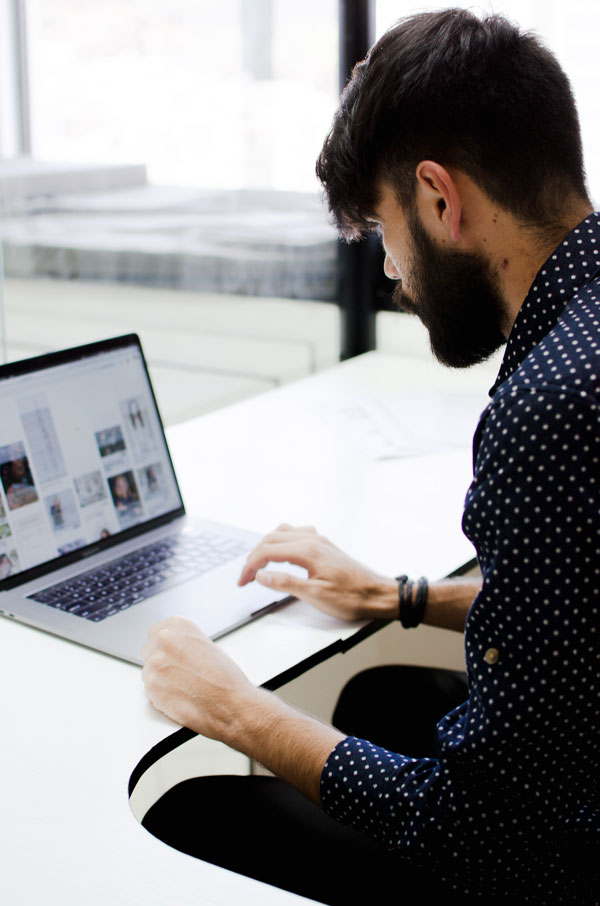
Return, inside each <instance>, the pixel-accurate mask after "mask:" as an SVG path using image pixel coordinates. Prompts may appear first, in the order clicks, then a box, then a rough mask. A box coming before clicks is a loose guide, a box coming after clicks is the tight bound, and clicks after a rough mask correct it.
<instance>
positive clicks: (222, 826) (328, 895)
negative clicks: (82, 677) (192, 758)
mask: <svg viewBox="0 0 600 906" xmlns="http://www.w3.org/2000/svg"><path fill="white" fill-rule="evenodd" d="M466 698H467V686H466V678H465V676H464V674H459V673H454V672H451V671H446V670H429V669H426V668H421V667H398V666H391V667H376V668H374V669H372V670H367V671H365V672H364V673H361V674H359V675H358V676H356V677H354V679H352V680H350V682H349V683H348V684H347V686H346V687H345V689H344V690H343V692H342V694H341V696H340V699H339V701H338V704H337V706H336V709H335V712H334V716H333V723H334V725H335V726H336V727H338V728H339V729H340V730H341V731H342V732H344V733H347V734H348V735H353V736H359V737H361V738H363V739H368V740H370V741H371V742H374V743H376V744H378V745H381V746H384V747H386V748H389V749H392V750H393V751H396V752H401V753H402V754H404V755H412V756H423V755H433V754H434V733H435V724H436V723H437V721H438V720H439V719H440V718H441V717H443V715H444V714H446V713H447V712H448V711H449V710H450V709H451V708H454V707H456V705H459V704H460V703H461V702H463V701H465V700H466ZM143 825H144V827H145V828H146V829H147V830H149V831H150V833H152V834H154V835H155V836H156V837H159V838H160V839H161V840H164V841H165V842H166V843H168V844H169V845H170V846H173V847H174V848H175V849H178V850H180V851H181V852H185V853H188V854H190V855H193V856H196V857H197V858H199V859H203V860H204V861H206V862H212V863H214V864H216V865H220V866H222V867H223V868H228V869H230V870H231V871H235V872H238V873H239V874H244V875H248V876H249V877H252V878H256V879H257V880H259V881H265V882H267V883H268V884H272V885H274V886H276V887H281V888H284V889H286V890H291V891H293V892H295V893H299V894H302V895H303V896H306V897H310V898H312V899H314V900H317V901H319V902H322V903H329V904H338V903H344V904H348V903H355V902H358V901H359V898H360V897H368V898H369V899H370V900H372V901H377V900H378V899H380V898H381V897H385V896H386V895H389V893H390V891H393V892H394V897H395V898H396V897H397V898H398V899H400V898H404V897H417V896H418V897H419V898H420V899H421V898H422V897H423V895H424V894H427V893H429V894H431V896H432V897H440V898H443V902H444V904H448V903H453V902H457V903H458V902H460V903H465V902H466V900H465V898H464V896H461V897H457V898H456V899H455V900H453V899H452V897H451V894H450V892H449V891H448V890H447V889H445V888H444V889H442V888H441V887H440V885H438V884H437V882H436V881H435V879H434V878H433V877H432V876H431V875H430V874H429V873H428V872H426V871H423V870H420V871H418V870H416V869H414V868H412V867H411V866H410V865H407V864H406V863H405V862H402V861H401V860H400V859H398V857H397V856H396V855H395V854H393V853H390V852H388V851H387V850H386V849H385V848H383V847H381V846H379V845H378V844H376V843H374V842H373V841H372V840H370V839H369V838H367V837H365V836H363V835H362V834H360V833H358V832H357V831H355V830H353V829H352V828H348V827H344V826H343V825H341V824H338V823H337V822H336V821H334V820H332V819H331V818H329V817H328V816H327V815H326V814H325V813H324V812H323V811H322V810H321V809H320V808H319V807H318V806H316V805H314V804H313V803H312V802H309V801H308V800H307V799H305V798H304V796H302V795H301V794H300V793H297V792H296V791H295V790H293V789H292V788H291V787H290V786H288V785H287V784H286V783H284V782H283V781H280V780H276V779H275V778H272V777H230V776H217V777H199V778H195V779H193V780H186V781H184V782H183V783H180V784H178V785H177V786H175V787H174V788H173V789H172V790H170V791H169V792H168V793H166V794H165V795H164V796H163V797H162V798H161V799H160V800H159V801H158V802H157V803H156V804H155V805H154V806H153V807H152V808H151V809H150V810H149V811H148V813H147V814H146V817H145V818H144V821H143Z"/></svg>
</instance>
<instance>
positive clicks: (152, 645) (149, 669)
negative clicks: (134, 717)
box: [142, 617, 257, 739]
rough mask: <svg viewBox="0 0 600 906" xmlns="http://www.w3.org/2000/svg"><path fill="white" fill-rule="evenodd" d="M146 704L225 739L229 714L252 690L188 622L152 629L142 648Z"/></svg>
mask: <svg viewBox="0 0 600 906" xmlns="http://www.w3.org/2000/svg"><path fill="white" fill-rule="evenodd" d="M142 657H143V658H144V668H143V670H142V679H143V681H144V685H145V688H146V695H147V697H148V698H149V700H150V702H151V703H152V704H153V705H154V707H155V708H157V709H158V710H159V711H162V713H163V714H166V716H167V717H170V718H171V720H174V721H176V722H177V723H179V724H181V725H182V726H185V727H189V728H190V729H191V730H194V731H195V732H196V733H202V734H203V735H204V736H210V737H211V738H213V739H224V738H225V737H226V735H227V729H228V726H229V725H230V724H231V718H232V714H233V713H234V711H235V710H237V709H238V708H239V707H243V702H244V700H245V699H246V698H247V697H248V696H252V694H253V693H255V692H256V691H257V690H256V688H255V687H254V686H253V685H252V684H251V683H250V682H249V680H248V679H247V678H246V676H245V675H244V674H243V673H242V671H241V670H240V669H239V667H238V666H237V665H236V664H235V663H234V662H233V661H232V660H231V658H229V657H228V656H227V655H226V654H225V653H224V652H223V651H221V649H220V648H217V646H216V645H215V644H214V643H213V642H211V640H210V639H209V638H208V637H207V636H205V635H204V633H203V632H202V631H201V630H200V629H199V628H198V627H197V626H196V625H195V624H194V623H192V622H190V621H189V620H184V619H182V618H181V617H170V618H169V619H168V620H163V621H162V622H160V623H157V624H156V625H155V626H152V627H151V629H150V630H149V633H148V640H147V642H146V644H145V645H144V647H143V649H142Z"/></svg>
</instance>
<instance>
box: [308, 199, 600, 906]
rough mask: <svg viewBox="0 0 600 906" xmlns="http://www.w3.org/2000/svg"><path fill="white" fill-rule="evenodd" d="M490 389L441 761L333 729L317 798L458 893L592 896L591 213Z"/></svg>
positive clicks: (597, 389) (598, 407)
mask: <svg viewBox="0 0 600 906" xmlns="http://www.w3.org/2000/svg"><path fill="white" fill-rule="evenodd" d="M490 396H491V402H490V404H489V405H488V407H487V408H486V410H485V411H484V413H483V415H482V416H481V419H480V422H479V425H478V428H477V431H476V434H475V438H474V476H473V483H472V485H471V487H470V488H469V491H468V493H467V497H466V502H465V510H464V517H463V530H464V531H465V533H466V535H467V536H468V537H469V538H470V539H471V541H472V542H473V544H474V546H475V548H476V551H477V555H478V558H479V563H480V566H481V571H482V575H483V585H482V590H481V592H480V593H479V594H478V595H477V597H476V598H475V600H474V602H473V604H472V606H471V608H470V611H469V614H468V617H467V622H466V627H465V651H466V661H467V673H468V681H469V700H468V701H467V702H465V704H464V705H461V706H460V707H459V708H457V709H456V710H454V711H452V712H451V713H450V714H447V715H446V716H445V717H444V718H443V719H442V720H441V721H440V722H439V724H438V726H437V758H408V757H406V756H404V755H401V754H396V753H393V752H390V751H387V750H385V749H382V748H380V747H377V746H374V745H372V744H371V743H369V742H366V741H365V740H359V739H356V738H354V737H348V738H347V739H345V740H343V741H342V742H341V743H340V744H339V745H338V746H336V748H335V749H334V751H333V752H332V753H331V755H330V757H329V759H328V761H327V763H326V765H325V767H324V769H323V773H322V777H321V796H322V802H323V806H324V808H325V809H326V811H327V812H328V813H329V814H330V815H332V816H333V817H334V818H336V819H337V820H339V821H342V822H344V823H347V824H352V825H354V826H355V827H357V828H358V829H360V830H362V831H364V832H365V833H367V834H369V835H371V836H372V837H374V838H376V839H378V840H380V841H382V842H384V843H385V844H386V845H387V846H389V847H390V848H391V849H394V850H395V851H397V853H398V854H399V855H401V856H404V857H405V858H406V859H409V860H410V861H412V862H414V863H416V864H422V865H424V866H426V867H427V868H428V869H429V870H432V871H435V872H437V873H438V875H439V876H440V877H441V878H442V879H444V880H445V881H446V882H447V883H448V884H449V885H450V886H451V887H453V888H455V889H457V890H459V891H463V892H464V893H466V894H471V895H475V896H477V895H479V896H482V897H488V896H508V897H512V898H513V899H516V902H523V903H538V904H542V903H552V904H555V903H575V902H578V903H598V902H600V894H599V891H600V887H599V884H600V880H599V875H598V867H597V865H598V856H599V855H600V847H599V838H600V794H599V788H600V782H599V768H600V765H599V761H600V758H599V754H600V747H599V744H598V742H599V740H598V730H599V723H600V721H599V710H600V707H599V702H600V696H599V683H600V679H599V676H600V669H599V668H600V651H599V645H598V634H599V633H598V624H599V597H600V468H599V462H600V214H598V213H596V214H593V215H591V216H590V217H588V218H587V219H586V220H585V221H583V222H582V223H581V224H579V226H578V227H577V228H576V229H575V230H574V231H573V232H572V233H570V234H569V236H568V237H567V238H566V239H565V240H564V242H563V243H562V244H561V245H560V246H559V247H558V249H557V250H556V251H555V252H554V254H552V255H551V256H550V258H549V259H548V260H547V261H546V263H545V264H544V266H543V267H542V269H541V270H540V272H539V273H538V275H537V277H536V279H535V281H534V284H533V285H532V287H531V289H530V291H529V293H528V295H527V298H526V299H525V302H524V303H523V305H522V307H521V310H520V312H519V314H518V316H517V319H516V321H515V323H514V326H513V329H512V331H511V334H510V337H509V340H508V344H507V348H506V352H505V356H504V360H503V363H502V367H501V369H500V373H499V376H498V379H497V381H496V383H495V385H494V387H493V388H492V390H491V391H490ZM409 694H414V692H413V691H410V693H409ZM390 719H394V718H393V714H390ZM398 719H402V717H401V713H400V716H399V718H398Z"/></svg>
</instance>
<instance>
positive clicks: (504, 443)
mask: <svg viewBox="0 0 600 906" xmlns="http://www.w3.org/2000/svg"><path fill="white" fill-rule="evenodd" d="M317 172H318V174H319V176H320V178H321V180H322V182H323V184H324V186H325V191H326V194H327V199H328V202H329V206H330V209H331V211H332V214H333V216H334V218H335V220H336V222H337V224H338V226H339V228H340V231H341V233H342V235H344V236H345V237H346V238H349V239H352V238H357V237H358V236H360V235H362V234H363V233H364V232H366V231H368V230H370V229H373V228H376V229H378V230H379V231H380V233H381V237H382V241H383V245H384V249H385V253H386V258H385V269H386V272H387V273H388V275H389V276H391V277H393V278H394V279H396V280H398V287H397V290H396V293H395V296H396V298H397V301H398V302H399V304H400V305H401V306H402V307H404V308H405V309H407V310H409V311H411V312H414V313H416V314H417V315H418V316H419V317H420V318H421V319H422V320H423V322H424V323H425V325H426V326H427V328H428V330H429V333H430V339H431V345H432V349H433V351H434V353H435V354H436V355H437V357H438V358H439V359H440V360H441V361H443V362H445V363H446V364H448V365H451V366H457V367H463V366H468V365H470V364H473V363H475V362H477V361H481V360H482V359H484V358H485V357H487V356H488V355H489V354H490V353H491V352H492V351H494V350H495V349H496V348H498V346H499V345H500V344H501V343H503V342H505V341H506V340H507V339H508V345H507V349H506V353H505V357H504V361H503V364H502V368H501V370H500V374H499V376H498V379H497V381H496V383H495V385H494V387H493V388H492V390H491V392H490V396H491V402H490V404H489V406H488V407H487V409H486V410H485V412H484V413H483V415H482V417H481V420H480V423H479V426H478V428H477V432H476V435H475V439H474V478H473V483H472V485H471V487H470V489H469V491H468V495H467V499H466V503H465V512H464V519H463V528H464V531H465V532H466V534H467V535H468V536H469V538H470V539H471V540H472V541H473V543H474V545H475V547H476V550H477V554H478V558H479V561H480V565H481V570H482V575H483V582H482V583H481V584H479V585H477V586H474V585H473V583H469V582H461V581H454V582H453V581H450V580H448V581H445V582H439V583H435V584H432V585H430V586H429V589H428V592H427V595H426V598H425V594H426V589H425V586H424V584H423V583H419V584H417V583H414V584H413V583H411V582H409V581H408V580H407V578H406V577H401V579H400V581H399V583H398V582H396V581H395V580H392V579H385V578H383V577H379V576H376V575H374V574H373V573H371V572H370V571H369V570H367V569H365V568H364V567H361V566H359V565H358V564H356V563H355V562H353V561H351V560H350V559H349V558H347V557H346V556H345V555H344V554H342V553H341V552H340V551H338V550H337V549H336V548H335V547H334V546H333V545H331V544H330V543H329V542H327V541H326V540H324V539H322V538H320V537H319V536H318V535H316V533H314V531H312V530H309V529H292V528H291V527H290V526H285V525H284V526H281V527H280V528H279V529H278V530H277V531H276V532H274V533H273V534H272V535H269V536H267V538H265V539H264V541H263V542H262V543H261V544H259V546H258V547H257V548H256V550H255V551H253V552H252V553H251V555H250V557H249V558H248V562H247V565H246V567H245V569H244V571H243V573H242V576H241V577H240V582H241V584H244V583H246V582H248V581H251V580H253V579H256V580H258V581H260V582H262V583H264V584H267V585H271V586H272V587H273V588H277V589H285V590H286V591H289V592H291V593H293V594H296V595H298V597H301V598H303V599H304V600H307V601H310V602H311V603H313V604H314V605H315V606H317V607H320V608H322V609H323V610H325V611H327V612H328V613H331V614H334V615H338V616H343V617H346V618H348V617H356V618H358V619H363V618H372V617H382V618H395V617H397V616H398V614H399V609H400V610H401V614H400V615H401V617H402V622H403V623H404V624H405V625H411V623H414V622H417V621H418V619H419V618H420V616H421V615H423V616H424V620H425V622H427V623H430V624H432V625H436V626H444V627H448V628H453V629H463V628H464V630H465V649H466V658H467V673H468V685H469V692H468V700H467V701H466V702H464V704H462V705H460V706H459V707H458V708H456V709H454V710H452V711H451V712H450V713H449V714H447V715H446V716H445V717H443V718H442V720H440V721H439V723H438V725H437V739H436V746H435V752H434V753H432V755H431V756H429V757H408V756H406V755H405V754H397V753H395V752H391V751H388V750H387V749H383V748H380V747H378V746H377V745H374V744H372V743H371V742H367V741H365V740H362V739H356V738H354V737H346V736H345V734H343V733H341V732H339V731H338V730H336V729H333V728H332V727H328V726H324V725H323V724H321V723H319V722H317V721H315V720H313V719H312V718H310V717H307V716H305V715H302V714H299V713H297V712H295V711H293V710H292V709H290V708H289V707H287V706H286V705H285V704H283V703H281V702H280V701H279V700H277V699H276V698H274V697H273V696H272V695H270V694H269V693H267V692H265V691H264V690H261V689H255V688H254V687H252V686H251V684H249V683H248V681H247V680H246V678H245V677H244V676H243V675H242V674H241V673H240V672H239V670H238V669H237V668H236V667H235V665H233V664H232V663H231V662H230V661H229V660H228V659H227V658H226V657H225V656H224V655H223V653H222V652H221V651H219V650H218V649H217V648H216V647H215V646H213V645H211V644H210V643H209V642H208V641H207V640H206V639H205V638H204V637H203V636H202V634H201V633H200V632H199V631H198V630H197V629H196V628H195V627H193V626H192V625H191V624H189V623H186V622H183V621H168V622H166V623H163V624H160V625H159V626H158V627H156V628H155V629H154V631H153V632H152V633H151V636H150V639H149V641H148V643H147V645H146V649H145V656H146V658H147V660H146V666H145V668H144V678H145V682H146V686H147V694H148V696H149V698H150V700H151V701H152V702H153V703H154V704H155V705H156V707H158V708H159V709H160V710H162V711H164V712H165V713H167V714H168V715H170V716H171V717H172V718H173V719H174V720H176V721H178V722H180V723H182V724H185V725H186V726H188V727H191V728H192V729H193V730H196V731H197V732H199V733H203V734H205V735H207V736H211V737H214V738H217V739H221V740H223V741H224V742H226V743H228V744H229V745H231V746H233V747H234V748H237V749H240V750H241V751H243V752H245V753H247V754H248V755H250V756H251V757H253V758H256V759H257V760H258V761H260V762H262V763H263V764H265V765H266V766H267V767H269V768H270V769H271V770H272V771H273V772H274V773H275V774H277V775H278V776H279V777H281V778H283V779H284V780H285V781H287V782H288V783H289V784H291V785H292V786H294V787H295V788H296V789H297V790H300V791H301V792H302V793H304V794H305V795H306V796H308V797H309V798H311V799H312V800H313V801H314V802H315V803H317V804H319V805H322V807H323V808H324V809H325V810H326V811H327V813H328V814H329V815H330V816H332V817H333V818H335V819H336V820H337V821H338V822H342V823H345V824H347V825H351V826H353V827H354V828H356V829H358V830H359V831H361V832H362V833H363V834H364V835H366V836H367V837H370V838H373V839H374V840H376V841H377V842H378V844H379V848H377V847H376V849H377V852H376V853H375V852H372V851H370V850H368V848H365V850H364V853H363V855H361V850H360V847H359V846H357V848H353V847H354V844H353V843H351V842H349V843H348V850H347V852H348V858H347V870H346V871H343V870H342V869H341V868H340V863H339V862H336V861H335V858H337V856H336V857H335V858H334V860H333V862H332V865H333V867H332V873H334V874H336V875H337V876H336V878H335V883H334V884H333V885H332V891H330V892H328V893H327V894H326V895H325V896H323V899H324V900H325V901H326V902H338V901H339V902H341V901H342V900H344V899H345V900H346V901H347V900H348V899H349V898H350V899H351V900H352V899H353V897H352V890H353V885H354V884H357V885H358V886H357V887H356V888H355V889H356V890H357V891H360V893H363V892H364V891H368V889H369V885H371V889H372V885H373V879H374V877H377V878H378V879H381V878H382V877H386V878H388V880H389V882H390V883H394V881H393V879H394V878H396V879H397V887H396V889H397V891H398V894H397V895H398V897H399V898H400V897H401V896H402V894H403V893H404V894H407V892H408V891H409V890H413V891H414V890H415V889H416V890H419V891H421V890H422V889H423V888H422V885H423V884H425V883H427V881H428V878H429V877H430V876H431V877H433V878H434V887H433V889H434V890H435V891H436V892H437V894H438V895H440V896H441V895H443V896H444V898H445V899H446V900H448V899H449V898H451V893H452V891H454V892H455V893H456V894H457V895H458V896H459V898H460V899H461V902H464V901H465V899H466V900H467V901H469V899H470V898H472V899H473V900H478V899H479V898H482V897H485V898H486V900H487V901H488V902H489V901H490V899H491V900H495V899H498V900H503V899H509V898H510V899H512V900H513V901H515V900H516V901H517V902H526V903H573V902H576V901H578V902H581V903H596V902H598V893H597V888H596V885H597V881H598V876H597V869H596V865H595V860H594V856H595V855H596V854H597V852H598V833H599V831H600V802H599V795H598V782H597V776H598V744H597V734H598V724H599V720H598V717H599V713H598V712H599V696H598V661H599V657H600V655H599V652H598V643H597V630H598V622H599V620H598V604H599V598H600V580H599V571H600V556H599V553H600V488H599V478H600V470H599V468H598V463H599V458H600V431H599V429H600V417H599V416H600V409H599V398H598V397H599V386H600V346H599V337H600V332H599V327H600V215H598V214H594V213H592V207H591V204H590V202H589V199H588V196H587V192H586V188H585V181H584V171H583V163H582V154H581V144H580V138H579V127H578V121H577V114H576V110H575V105H574V101H573V98H572V95H571V91H570V88H569V83H568V80H567V78H566V76H565V75H564V73H563V72H562V71H561V69H560V67H559V65H558V63H557V62H556V60H555V59H554V57H553V56H552V55H551V54H550V53H549V52H548V51H547V50H545V49H544V48H543V47H542V46H541V45H540V44H539V43H538V42H537V41H536V40H535V39H534V38H533V37H531V36H530V35H523V34H520V33H519V31H518V30H517V29H516V28H515V27H514V26H512V25H511V24H509V23H508V22H507V21H506V20H504V19H502V18H499V17H490V18H486V19H484V20H479V19H478V18H476V17H475V16H473V15H472V14H470V13H468V12H466V11H464V10H449V11H445V12H441V13H426V14H421V15H418V16H414V17H412V18H409V19H406V20H402V21H400V22H399V23H398V25H397V26H395V27H394V28H393V29H391V30H390V31H389V32H388V33H387V34H386V35H384V36H383V38H381V40H380V41H379V42H378V43H377V44H376V45H375V47H374V48H373V49H372V50H371V52H370V54H369V56H368V57H367V59H366V60H365V61H364V62H363V63H361V64H360V65H359V66H357V67H356V69H355V71H354V74H353V77H352V80H351V82H350V84H349V85H348V87H347V88H346V91H345V92H344V95H343V96H342V100H341V104H340V108H339V110H338V112H337V114H336V117H335V120H334V123H333V128H332V131H331V133H330V135H329V136H328V138H327V140H326V142H325V144H324V147H323V151H322V153H321V156H320V158H319V162H318V166H317ZM286 560H289V561H292V562H295V563H298V564H300V565H301V566H304V567H306V569H307V570H308V578H307V579H305V580H302V579H298V578H293V577H289V576H285V575H284V574H282V573H279V572H278V571H277V570H273V569H266V568H265V567H267V565H268V563H269V562H278V561H286ZM423 606H425V609H424V614H423V613H422V611H423ZM465 621H466V622H465ZM415 698H418V692H417V691H416V690H415V689H414V688H411V687H408V688H406V689H405V690H403V691H402V692H401V693H398V691H394V692H393V694H392V695H391V696H390V697H389V699H388V707H389V721H390V723H402V721H403V714H404V705H405V703H406V704H410V703H411V702H412V701H413V700H414V699H415ZM405 700H406V702H405ZM375 742H377V740H375ZM234 821H235V819H234ZM324 839H325V838H324ZM332 839H333V837H332ZM323 845H324V846H326V844H323ZM344 846H345V844H342V845H341V852H342V853H343V852H344ZM365 846H366V844H365ZM384 847H387V848H388V849H389V851H390V855H389V856H387V854H386V857H385V858H387V859H388V861H387V862H386V861H385V858H384V857H383V856H382V857H381V859H380V858H379V853H383V852H385V850H384ZM182 848H183V847H182ZM333 849H334V846H333V844H332V851H333ZM200 854H201V855H202V853H200ZM326 855H327V856H328V855H329V852H327V853H326ZM354 860H358V862H359V864H360V865H361V866H362V868H363V871H362V873H361V872H359V873H358V874H359V875H360V878H359V877H357V873H356V872H353V871H352V865H353V864H355V862H354ZM361 860H362V861H361ZM378 860H379V861H378ZM215 861H217V860H215ZM384 863H385V864H384ZM404 865H406V866H408V867H409V868H408V869H407V872H408V874H406V873H404V869H403V868H402V866H404ZM413 868H414V869H415V871H416V874H413V875H411V874H410V871H411V870H412V869H413ZM240 870H244V869H240ZM249 871H251V869H249ZM365 875H366V882H365ZM259 876H260V875H259ZM407 878H408V880H407ZM361 879H362V880H361ZM336 883H337V884H338V889H339V891H340V895H339V897H337V898H336V894H335V885H336ZM361 884H363V886H362V887H361V886H360V885H361ZM435 884H437V885H438V886H437V887H435ZM408 885H413V887H409V886H408ZM414 885H416V886H414ZM289 886H290V887H291V888H292V889H300V890H305V892H306V889H305V888H302V887H301V886H294V884H293V883H292V884H290V885H289ZM357 896H358V895H357Z"/></svg>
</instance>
